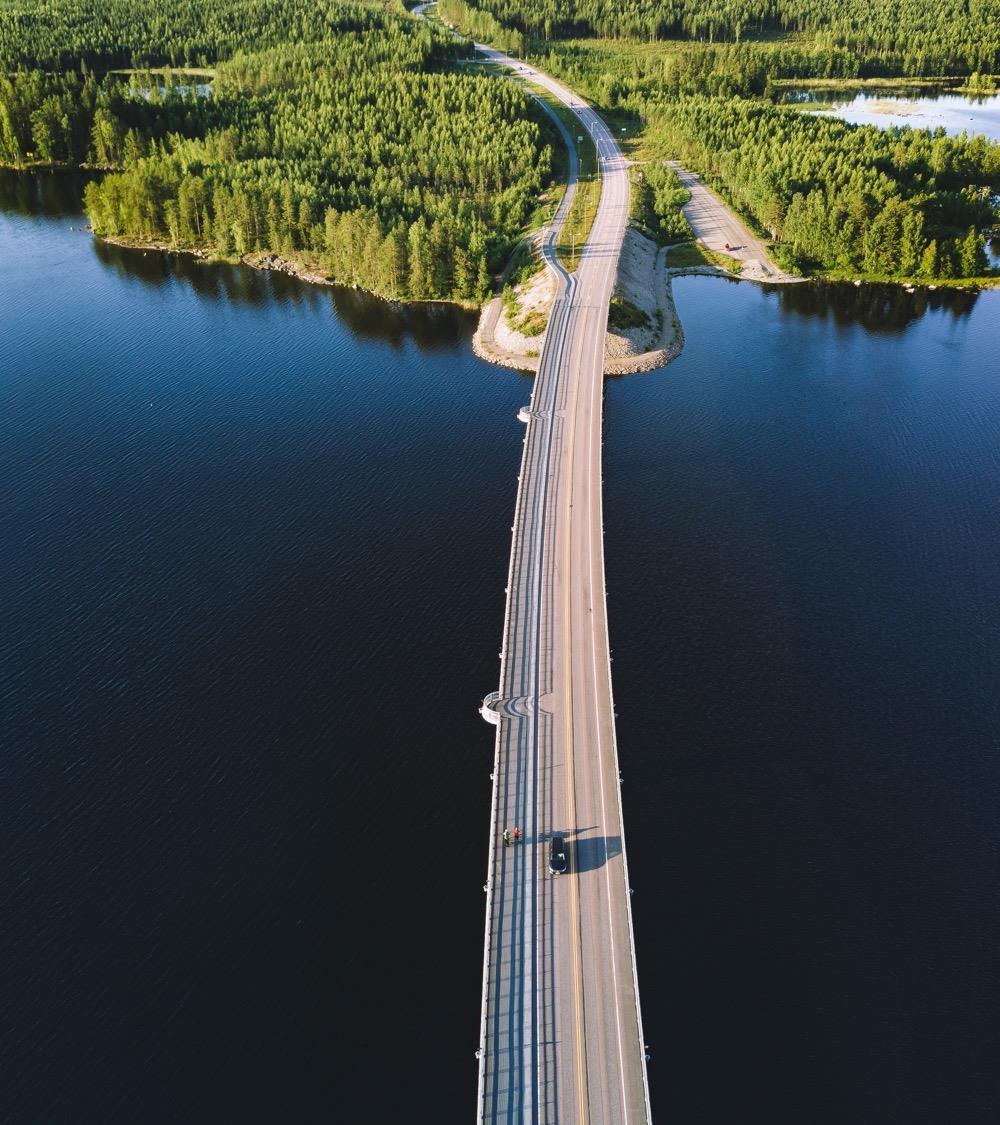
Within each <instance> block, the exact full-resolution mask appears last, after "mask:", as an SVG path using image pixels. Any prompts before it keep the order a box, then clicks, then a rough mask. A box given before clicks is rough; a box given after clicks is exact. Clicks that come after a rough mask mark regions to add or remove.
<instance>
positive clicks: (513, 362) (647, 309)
mask: <svg viewBox="0 0 1000 1125" xmlns="http://www.w3.org/2000/svg"><path fill="white" fill-rule="evenodd" d="M665 256H666V252H665V251H664V250H658V249H657V246H656V244H655V243H654V242H651V241H650V240H649V239H648V238H646V237H644V236H643V235H641V234H639V232H638V231H636V230H632V229H630V230H629V231H628V233H627V234H626V236H625V242H624V244H623V246H622V253H621V258H620V260H619V266H618V278H617V281H616V282H615V296H616V297H620V298H622V299H623V300H626V301H629V302H630V303H631V304H633V305H635V306H636V307H637V308H639V309H642V311H643V312H644V313H645V314H646V316H647V317H648V319H649V324H648V326H647V327H645V328H626V329H618V330H614V331H609V332H608V333H607V336H606V337H605V342H604V372H605V374H606V375H625V374H628V373H629V372H632V371H652V370H653V369H654V368H656V367H665V366H666V365H667V364H668V363H669V362H670V361H671V360H672V359H674V358H676V357H677V356H678V355H680V352H681V349H682V348H683V347H684V333H683V330H682V329H681V325H680V321H679V320H678V318H677V314H676V312H675V310H674V302H673V297H672V295H671V292H670V274H671V273H673V272H676V271H670V270H667V269H666V268H665V265H664V262H665ZM712 272H715V271H712ZM720 272H721V271H720ZM515 292H516V296H517V299H518V301H519V303H520V307H521V312H520V314H519V315H520V316H521V317H523V316H524V315H525V313H527V312H530V311H536V312H540V313H543V314H544V315H546V316H547V315H548V313H549V312H550V310H551V308H552V300H553V296H554V294H555V279H554V278H553V276H552V274H551V273H550V272H549V270H546V269H543V270H540V271H539V272H538V273H536V274H534V275H533V276H532V277H530V278H529V279H528V280H527V281H526V282H525V283H524V284H523V285H521V286H518V288H517V290H516V291H515ZM544 341H545V333H544V332H542V333H541V334H540V335H538V336H525V335H523V334H522V333H520V332H518V331H517V330H516V329H515V328H514V327H513V325H512V324H511V323H510V321H509V318H508V315H507V310H506V309H505V308H504V307H503V304H502V303H501V300H500V298H499V297H494V298H493V299H492V300H491V301H489V302H488V303H487V304H486V305H485V306H484V307H483V311H482V313H481V314H480V318H479V327H478V328H477V329H476V334H475V336H473V339H472V347H473V350H474V351H475V353H476V355H478V356H479V357H480V358H481V359H485V360H488V361H489V362H491V363H496V364H499V365H501V366H503V367H513V368H515V369H516V370H518V371H537V370H538V355H539V353H540V352H541V350H542V344H543V343H544Z"/></svg>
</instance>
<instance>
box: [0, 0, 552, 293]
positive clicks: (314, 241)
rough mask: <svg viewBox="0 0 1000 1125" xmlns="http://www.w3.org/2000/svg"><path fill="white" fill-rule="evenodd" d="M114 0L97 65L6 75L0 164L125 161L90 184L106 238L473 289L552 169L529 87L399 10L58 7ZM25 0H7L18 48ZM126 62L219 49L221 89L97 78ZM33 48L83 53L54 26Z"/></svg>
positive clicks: (84, 32) (82, 36)
mask: <svg viewBox="0 0 1000 1125" xmlns="http://www.w3.org/2000/svg"><path fill="white" fill-rule="evenodd" d="M102 4H106V6H107V9H108V11H109V13H111V14H112V15H113V16H114V17H115V18H113V19H112V20H111V24H110V26H111V27H112V29H113V33H112V34H110V35H109V36H108V38H107V40H104V39H102V37H101V36H102V32H101V27H100V25H99V24H97V23H93V22H88V21H87V20H82V19H81V20H80V21H78V23H77V24H76V27H77V34H78V38H77V39H75V40H74V43H75V44H76V49H78V50H79V51H81V52H82V53H81V55H80V58H81V59H85V60H86V66H85V67H83V68H80V67H79V66H76V67H74V68H73V69H72V70H70V71H63V72H56V73H49V72H45V71H43V70H40V69H33V70H22V71H20V72H15V73H13V74H11V75H10V76H9V77H7V78H4V79H0V160H3V161H4V162H6V163H9V164H13V165H15V166H25V165H27V164H29V163H31V162H33V161H44V162H66V163H81V162H84V163H89V164H91V165H94V166H97V167H101V168H107V169H113V170H114V171H112V172H111V173H110V174H107V175H105V176H103V177H102V178H100V179H98V180H95V181H94V182H92V183H90V184H89V185H88V187H87V192H86V199H85V203H86V209H87V213H88V215H89V216H90V219H91V222H92V223H93V225H94V228H95V230H97V231H98V232H99V233H102V234H105V235H112V236H119V237H123V238H125V239H127V240H135V241H160V242H164V243H167V244H169V245H172V246H174V247H176V248H179V249H202V250H205V251H209V252H211V253H213V254H217V255H220V256H225V257H232V256H243V255H246V254H250V253H253V252H258V251H259V252H267V253H275V254H279V255H281V256H284V257H288V258H293V259H296V260H298V261H300V262H303V263H304V264H306V265H307V266H309V267H311V268H319V269H322V270H323V271H325V272H326V273H328V274H329V275H331V276H333V277H335V278H337V279H338V280H341V281H344V282H347V283H351V284H357V285H361V286H364V287H366V288H370V289H373V290H375V291H377V292H380V293H383V294H385V295H388V296H392V297H409V298H456V299H462V300H472V301H476V300H479V299H480V298H481V297H482V296H483V294H484V293H485V292H486V290H487V288H488V284H489V276H490V274H491V272H492V271H494V270H495V269H496V268H497V266H498V265H499V263H500V261H501V259H502V258H503V256H504V255H505V253H506V251H507V250H508V248H509V247H510V245H511V244H512V243H513V242H514V241H516V240H517V238H518V237H519V236H520V233H521V231H522V228H523V226H524V224H525V222H526V220H527V218H528V216H529V214H530V213H531V210H532V209H533V207H534V206H535V204H536V201H537V197H538V195H539V194H540V192H541V191H542V189H543V186H544V184H545V183H546V182H547V180H548V179H549V178H550V175H551V150H550V149H549V147H548V146H547V145H546V144H545V143H544V138H543V136H542V131H541V129H540V127H539V124H538V123H537V122H536V120H534V116H535V114H536V111H535V110H534V108H533V107H532V106H531V104H530V102H529V100H528V99H527V98H526V97H525V96H524V94H522V93H521V92H520V91H519V90H518V89H517V88H515V87H514V86H513V85H512V84H510V83H508V82H504V81H502V80H499V79H497V78H495V77H492V76H489V75H485V74H480V73H477V72H474V71H470V72H467V73H466V72H462V70H461V69H460V68H459V67H457V66H456V65H455V64H456V62H457V61H458V58H459V57H460V56H461V55H462V54H464V53H465V50H466V49H464V48H461V47H459V46H456V44H455V43H454V41H453V40H452V39H451V38H450V36H448V35H446V34H445V32H444V31H443V30H441V29H436V28H434V27H433V26H431V25H429V24H427V23H426V22H422V21H416V20H413V19H412V18H409V17H407V16H405V15H404V14H403V13H402V12H401V11H400V12H397V11H392V10H381V9H375V8H373V7H359V6H357V5H351V4H342V3H337V4H334V3H322V2H321V3H319V4H316V3H313V2H311V0H254V2H252V3H249V4H246V5H245V9H246V10H245V11H244V10H243V9H244V5H230V4H222V3H219V4H213V3H211V2H209V3H205V4H203V5H201V6H200V7H199V5H195V4H189V5H183V4H182V5H180V12H181V15H180V17H179V19H178V22H177V23H176V24H175V23H174V21H173V18H172V17H171V19H170V21H169V22H165V21H159V22H157V23H155V24H154V26H155V27H157V28H159V29H160V32H158V33H157V34H154V35H151V36H147V37H145V39H144V38H143V35H142V33H141V26H140V24H141V21H138V22H133V21H132V19H131V18H130V17H131V16H133V15H134V14H135V12H136V11H140V12H142V10H143V9H146V8H147V5H146V4H145V2H144V0H135V2H133V3H119V0H61V4H58V3H57V4H54V5H53V7H55V8H57V9H59V10H64V11H67V12H68V11H70V10H73V9H79V10H83V11H86V12H90V13H93V11H95V10H97V9H99V8H101V7H102ZM15 8H16V5H13V6H12V5H11V3H10V0H0V15H6V16H7V17H8V20H7V31H8V35H7V37H6V38H5V39H4V40H3V41H4V42H5V43H6V44H8V48H9V44H10V42H11V41H12V40H11V37H10V35H9V30H10V28H9V21H10V17H11V13H12V11H14V9H15ZM231 9H239V10H240V12H241V16H240V18H239V20H237V19H235V17H233V16H232V13H231ZM199 11H200V12H201V13H202V15H203V17H204V20H203V23H202V24H201V25H199V24H198V22H197V18H196V16H197V13H198V12H199ZM152 13H153V8H152V6H151V5H150V6H148V10H146V11H145V13H144V14H145V15H147V16H150V18H152ZM15 15H16V12H15ZM293 17H294V18H293ZM271 18H283V19H290V20H291V25H292V26H293V27H296V28H298V29H299V32H301V35H300V41H298V42H294V43H280V42H279V43H276V44H274V45H271V46H267V45H265V46H261V45H260V44H257V43H255V42H254V36H255V35H257V34H260V35H261V36H262V38H263V39H264V41H265V43H267V42H268V41H269V40H272V39H273V34H272V33H270V32H268V31H267V30H266V27H265V25H267V24H269V21H270V19H271ZM2 22H3V21H2V20H0V23H2ZM56 25H58V21H56ZM188 34H189V35H190V36H191V38H190V40H188V39H187V38H185V35H188ZM140 42H144V43H145V46H144V47H143V49H142V50H143V53H142V54H139V48H138V46H137V44H138V43H140ZM251 45H252V46H251ZM221 54H225V55H226V56H227V57H226V58H224V59H222V60H221V61H220V60H218V58H217V56H218V55H221ZM124 58H127V59H128V61H131V62H139V61H140V59H141V60H142V61H143V62H144V63H149V64H157V63H161V62H163V61H165V60H172V61H174V60H176V61H181V60H191V61H194V62H206V61H208V62H212V63H213V64H214V65H215V69H214V80H213V81H212V82H211V89H210V94H209V96H200V93H201V94H204V93H205V91H201V92H199V90H198V88H197V87H196V86H195V84H194V82H195V80H194V79H193V78H192V79H185V78H184V77H183V75H182V76H180V79H179V80H177V78H176V76H175V75H173V74H171V75H170V76H164V74H163V73H162V72H155V73H146V74H142V73H140V74H137V75H136V74H134V75H133V76H132V78H131V80H130V81H126V79H125V78H124V77H123V76H121V75H115V74H113V73H108V72H105V73H102V74H100V76H98V75H97V72H96V68H97V67H98V65H99V64H100V65H103V66H107V65H108V64H111V63H118V62H121V61H123V59H124ZM17 61H19V62H21V63H28V64H30V65H31V66H32V67H35V68H37V67H38V66H39V64H40V63H46V64H49V63H52V62H53V61H57V62H58V63H59V64H60V65H61V64H64V63H66V62H67V58H66V57H65V55H63V54H60V53H59V50H58V48H57V46H56V44H55V41H54V40H52V39H50V38H49V37H47V36H46V35H40V37H39V42H38V47H37V52H36V54H35V55H32V56H30V57H25V48H24V44H23V43H22V44H21V54H20V55H19V56H18V59H17ZM78 61H79V60H78ZM81 71H85V72H86V73H81Z"/></svg>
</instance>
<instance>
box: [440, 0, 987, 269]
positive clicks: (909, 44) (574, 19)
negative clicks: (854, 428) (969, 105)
mask: <svg viewBox="0 0 1000 1125" xmlns="http://www.w3.org/2000/svg"><path fill="white" fill-rule="evenodd" d="M440 6H441V10H442V12H443V13H444V14H446V16H447V18H449V19H451V20H452V21H453V22H455V23H456V24H457V25H458V26H459V27H462V28H463V29H468V30H470V31H473V32H475V31H477V29H478V30H479V31H481V32H482V33H484V34H492V35H493V37H494V38H496V39H500V38H501V37H505V42H506V43H507V45H508V46H510V47H511V48H514V47H516V46H517V45H518V44H523V50H524V51H525V53H526V54H527V55H528V56H529V57H531V58H532V60H533V61H536V62H537V63H538V64H539V65H540V66H541V67H542V68H543V69H545V70H548V71H550V72H551V73H553V74H555V75H557V76H558V77H560V78H562V79H564V80H565V81H566V82H567V83H568V84H569V85H570V86H572V87H573V88H574V89H577V90H579V91H580V93H582V94H583V96H585V97H587V98H588V99H590V100H591V101H592V102H593V103H594V104H595V105H596V106H597V107H598V108H600V109H601V110H603V111H604V112H605V113H607V114H609V115H610V116H612V117H613V118H615V119H616V120H617V121H618V122H619V123H623V124H625V125H626V127H627V131H628V133H629V134H630V135H631V136H632V137H633V138H635V140H634V141H633V154H634V155H635V156H636V157H637V158H638V160H639V164H640V167H641V168H642V169H643V170H642V171H641V172H640V173H639V174H638V175H637V177H636V182H637V191H638V192H639V193H641V195H642V199H641V200H637V201H636V202H637V209H638V211H640V212H642V213H643V214H644V216H645V225H646V226H647V227H648V229H650V230H651V231H652V232H654V233H656V234H657V236H658V237H660V238H661V239H662V240H664V241H672V240H677V239H682V238H684V237H685V236H687V237H689V236H690V232H689V231H687V230H686V224H685V223H684V220H683V216H682V215H681V214H680V210H679V203H680V202H682V201H683V200H684V199H685V198H686V192H684V190H683V188H680V185H679V182H676V181H675V178H674V177H673V176H672V174H670V175H667V174H666V173H665V171H664V169H663V167H662V161H663V160H664V159H680V160H681V161H682V163H684V164H685V166H687V167H689V168H691V169H692V170H694V171H697V172H699V173H701V174H702V175H703V176H705V178H706V179H707V180H708V181H709V182H710V183H712V184H713V185H714V186H715V187H716V188H717V189H718V190H719V191H720V192H721V194H722V195H723V196H724V197H725V198H727V199H728V200H729V201H730V202H731V203H732V204H733V205H734V206H735V208H736V209H737V210H738V211H740V212H741V213H742V215H743V216H744V217H745V218H747V219H748V220H749V221H750V223H751V225H752V226H754V227H756V229H757V230H758V231H760V232H761V233H763V234H764V235H765V237H769V238H771V239H772V240H773V246H774V254H775V257H776V258H777V259H778V260H779V262H780V264H782V265H783V266H785V267H786V268H787V269H789V270H790V271H792V272H796V273H800V272H801V273H806V274H809V273H814V272H823V273H827V274H832V275H850V276H852V277H857V276H859V275H864V276H869V277H877V278H889V279H899V280H903V279H914V280H946V279H952V278H968V277H983V276H984V275H985V274H986V273H987V271H988V266H987V259H986V255H985V237H984V236H985V232H986V231H988V230H990V229H994V228H997V227H1000V211H998V196H1000V145H998V144H996V143H995V142H992V141H989V140H986V139H984V138H982V137H967V136H961V137H949V136H946V135H945V134H944V132H943V131H942V130H937V131H935V132H930V131H928V130H922V129H911V128H892V129H879V128H877V127H875V126H873V125H871V126H856V125H850V124H847V123H845V122H843V121H840V120H839V119H837V118H835V117H827V116H816V115H813V114H809V113H803V112H801V111H799V110H798V109H796V108H794V107H789V106H784V105H781V104H778V98H779V95H780V87H779V86H778V85H777V84H778V83H780V82H781V81H788V80H792V79H803V78H823V79H827V78H829V79H843V80H849V79H856V78H859V77H861V76H869V77H873V76H879V75H884V76H888V77H895V78H898V77H903V76H909V77H914V76H934V75H942V74H948V75H952V76H955V77H957V78H961V79H962V80H964V81H965V82H966V83H967V84H968V85H969V86H970V87H973V88H975V89H984V90H990V89H992V88H994V87H995V84H996V79H995V78H994V76H993V75H992V74H991V71H995V70H996V69H997V68H998V50H1000V3H998V0H985V2H984V3H979V4H971V5H963V6H962V7H961V10H958V9H956V10H955V11H954V12H951V14H950V15H949V6H948V5H947V4H946V5H945V7H944V8H943V9H942V8H941V7H940V6H939V5H937V4H935V3H932V2H931V0H899V2H898V4H893V5H892V6H891V7H890V6H888V5H886V4H882V3H880V2H876V3H875V4H870V5H869V4H864V5H861V4H860V3H859V4H854V3H850V2H849V3H847V4H840V3H839V2H838V3H833V0H754V3H753V4H752V5H750V4H748V3H747V2H746V0H708V3H702V2H701V0H699V3H698V4H693V3H692V4H689V3H687V0H632V2H630V3H621V2H620V0H611V2H610V3H607V4H605V3H601V4H596V3H592V2H591V0H541V2H540V3H538V4H534V3H532V4H530V5H528V4H523V3H521V0H480V3H479V4H478V5H477V6H476V7H472V6H471V5H470V4H469V3H468V2H467V0H440ZM561 35H578V36H581V37H580V38H575V39H571V40H567V39H562V38H560V36H561ZM667 35H669V36H673V37H674V38H673V39H670V40H669V41H668V40H665V39H664V38H663V37H664V36H667ZM600 36H604V37H608V38H599V37H600ZM753 36H756V38H753ZM678 188H680V190H678Z"/></svg>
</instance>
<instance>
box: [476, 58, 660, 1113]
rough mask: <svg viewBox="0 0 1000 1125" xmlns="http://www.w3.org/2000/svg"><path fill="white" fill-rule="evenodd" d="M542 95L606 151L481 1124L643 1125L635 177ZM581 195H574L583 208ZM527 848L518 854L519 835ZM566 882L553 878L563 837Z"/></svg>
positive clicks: (501, 737) (562, 434)
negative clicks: (616, 549) (622, 416)
mask: <svg viewBox="0 0 1000 1125" xmlns="http://www.w3.org/2000/svg"><path fill="white" fill-rule="evenodd" d="M478 49H479V50H480V51H481V52H482V53H483V54H484V55H485V56H486V57H487V58H488V59H489V60H490V61H493V62H495V63H498V64H500V65H504V66H508V67H510V68H512V69H513V70H514V71H515V72H518V73H520V75H521V76H522V77H524V78H526V79H528V80H530V81H531V82H534V83H536V84H537V85H540V86H544V87H545V88H546V89H548V90H550V91H551V92H552V93H554V94H555V95H556V96H557V97H558V98H559V99H560V100H562V101H563V102H564V103H565V104H566V105H568V106H570V108H572V110H573V112H574V113H575V114H576V115H577V117H578V119H579V120H580V123H581V125H582V127H583V128H585V129H586V130H587V131H588V132H589V133H590V134H591V136H592V137H593V139H594V142H595V145H596V148H597V152H598V157H599V163H600V167H601V172H602V190H601V199H600V205H599V208H598V211H597V216H596V219H595V221H594V225H593V228H592V231H591V234H590V238H589V239H588V241H587V244H586V246H585V247H584V250H583V254H582V258H581V261H580V266H579V268H578V270H577V272H576V273H575V274H574V275H573V276H570V275H568V274H567V273H566V272H565V270H563V268H562V267H561V266H560V265H558V263H556V261H555V255H554V250H553V243H554V239H555V236H556V234H557V233H558V229H559V226H560V224H561V222H562V221H563V220H564V218H565V213H566V209H567V206H568V198H567V200H564V203H563V206H562V207H561V208H560V211H559V212H558V213H557V215H556V217H555V219H554V221H553V224H552V228H551V230H550V232H549V237H548V238H547V240H546V242H545V244H544V245H545V250H544V252H545V255H546V260H547V262H548V263H549V266H550V268H552V269H553V270H554V271H555V273H556V281H557V291H556V300H555V304H554V307H553V311H552V315H551V319H550V322H549V327H548V330H547V332H546V336H545V342H544V345H543V348H542V354H541V356H540V359H539V369H538V375H537V377H536V379H535V384H534V391H533V394H532V400H531V408H530V412H529V413H528V422H527V432H526V435H525V443H524V453H523V458H522V464H521V475H520V481H519V488H518V497H517V508H516V512H515V522H514V528H513V543H512V550H511V562H510V577H509V585H508V600H507V614H506V620H505V625H504V640H503V652H502V654H501V674H500V690H499V693H498V698H494V699H492V700H491V701H490V706H491V710H487V712H486V713H487V714H488V715H489V716H491V717H492V719H493V720H494V721H497V722H498V730H497V741H496V758H495V769H494V794H493V796H494V807H493V818H492V828H491V841H490V864H489V876H488V883H487V892H488V897H487V922H486V942H485V948H484V987H483V1023H482V1034H481V1042H480V1075H479V1078H480V1083H479V1119H480V1120H481V1121H488V1122H508V1123H514V1122H519V1123H520V1122H532V1123H536V1122H537V1123H543V1122H544V1123H548V1122H562V1123H566V1125H568V1123H574V1125H584V1123H593V1125H597V1123H600V1125H616V1123H621V1125H640V1123H646V1122H648V1121H649V1094H648V1087H647V1083H646V1068H645V1058H644V1048H643V1041H642V1026H641V1017H640V1012H639V997H638V985H637V978H636V970H635V955H634V946H633V941H632V924H631V912H630V908H629V887H628V869H627V866H626V861H625V848H624V838H623V830H622V816H621V803H620V791H619V781H618V755H617V747H616V744H615V727H614V709H613V701H612V694H611V676H610V662H609V653H608V631H607V615H606V607H605V590H604V549H603V520H602V511H601V414H602V409H601V408H602V398H603V366H604V337H605V331H606V327H607V317H608V305H609V302H610V299H611V293H612V288H613V286H614V281H615V274H616V272H617V265H618V255H619V252H620V250H621V244H622V239H623V238H624V234H625V229H626V225H627V222H628V201H629V187H628V174H627V169H626V165H625V161H624V159H623V157H622V154H621V152H620V150H619V149H618V146H617V144H616V143H615V140H614V137H613V136H612V135H611V133H610V132H609V131H608V129H607V127H606V126H605V125H604V123H603V122H602V121H601V119H600V118H599V117H598V115H597V114H596V113H594V111H593V110H591V109H590V108H589V107H588V106H586V105H585V104H584V103H583V102H582V101H581V100H580V99H579V98H578V97H577V96H576V95H574V94H573V93H571V92H570V91H569V90H567V89H566V88H565V87H563V86H562V85H560V84H559V83H558V82H555V81H553V80H552V79H551V78H549V77H548V76H547V75H544V74H542V73H540V72H538V71H536V70H534V69H533V68H531V67H528V66H526V65H525V64H523V63H520V62H518V61H516V60H512V59H509V58H507V57H506V56H503V55H501V54H499V53H498V52H496V51H492V50H490V49H489V48H486V47H479V48H478ZM568 194H569V193H568ZM515 827H518V828H520V830H521V834H522V836H523V842H522V843H519V844H512V845H511V846H509V847H505V846H504V845H503V842H502V833H503V831H504V829H505V828H508V829H511V830H513V829H514V828H515ZM553 835H561V836H563V837H565V839H566V840H567V841H568V844H569V872H568V873H567V874H565V875H552V874H550V873H549V871H548V841H549V840H550V839H551V837H552V836H553Z"/></svg>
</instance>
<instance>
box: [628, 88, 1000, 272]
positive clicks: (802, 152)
mask: <svg viewBox="0 0 1000 1125" xmlns="http://www.w3.org/2000/svg"><path fill="white" fill-rule="evenodd" d="M649 139H650V142H651V143H652V144H653V145H654V146H656V147H658V148H660V149H661V150H662V151H669V152H671V153H675V154H677V155H678V156H679V158H680V159H681V160H682V162H683V163H684V164H685V166H687V167H692V168H695V169H697V170H698V171H700V172H702V173H703V174H704V175H705V176H706V177H707V178H708V179H709V180H710V181H711V182H713V183H715V184H716V185H717V186H719V187H720V188H721V189H722V190H723V192H724V193H725V194H727V195H728V196H729V197H730V198H731V199H732V200H733V202H734V203H735V204H736V205H737V207H738V208H739V209H740V210H742V211H743V212H744V213H746V214H748V215H750V216H752V217H753V218H754V219H755V220H756V222H757V224H758V225H759V226H760V227H761V228H763V229H764V230H765V231H767V232H768V233H769V234H770V235H771V236H772V237H773V238H774V239H776V240H777V244H776V251H777V254H778V257H779V260H781V261H782V263H783V264H784V265H785V266H786V267H787V268H789V269H792V270H796V271H798V270H803V269H810V268H817V267H819V268H822V269H824V270H828V271H833V272H838V271H839V272H849V273H854V274H857V273H865V274H869V275H875V276H885V277H922V278H953V277H974V276H981V275H982V274H983V273H985V270H986V260H985V254H984V250H983V238H982V237H981V235H980V234H979V231H980V230H981V228H983V227H984V226H986V225H988V224H989V223H990V222H991V221H992V216H993V203H992V199H991V195H992V192H993V191H995V190H996V189H997V187H998V186H1000V145H996V144H993V143H991V142H989V141H987V140H985V139H984V138H982V137H976V138H973V139H971V140H969V139H966V138H964V137H959V138H955V137H948V136H945V135H944V134H943V133H941V132H939V133H931V132H929V131H926V130H918V129H886V130H882V129H878V128H876V127H875V126H865V127H863V128H862V127H857V126H852V125H848V124H846V123H845V122H842V121H838V120H837V119H835V118H826V117H815V116H812V115H809V114H802V113H798V112H797V111H795V110H792V109H784V108H781V107H779V106H773V105H769V104H767V103H764V102H759V101H749V100H740V99H726V98H707V97H690V98H683V99H680V100H678V101H674V102H664V103H663V104H662V105H661V106H659V107H657V108H655V109H651V110H650V136H649ZM664 210H665V211H666V213H668V214H669V207H667V208H664Z"/></svg>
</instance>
